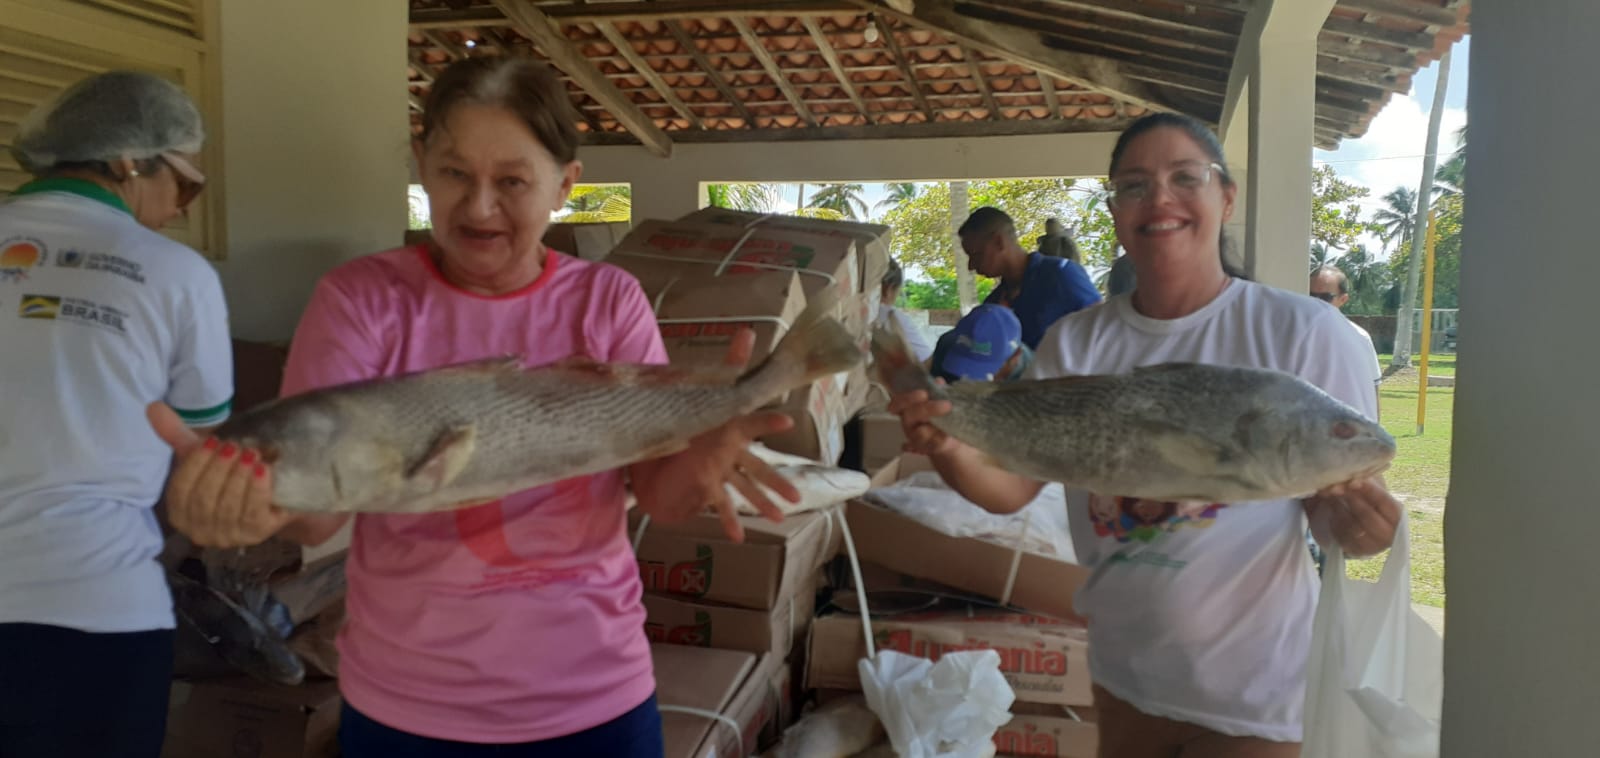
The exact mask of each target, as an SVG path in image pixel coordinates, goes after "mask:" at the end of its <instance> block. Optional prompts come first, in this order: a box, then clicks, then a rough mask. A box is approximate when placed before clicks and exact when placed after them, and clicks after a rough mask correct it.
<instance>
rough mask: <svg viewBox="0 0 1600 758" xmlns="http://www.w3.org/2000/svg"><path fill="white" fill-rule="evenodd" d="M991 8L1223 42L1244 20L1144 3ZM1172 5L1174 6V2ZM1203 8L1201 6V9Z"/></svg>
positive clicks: (1022, 3) (1059, 0)
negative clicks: (1076, 14)
mask: <svg viewBox="0 0 1600 758" xmlns="http://www.w3.org/2000/svg"><path fill="white" fill-rule="evenodd" d="M989 3H990V4H991V5H1003V6H1006V7H1013V6H1014V7H1017V8H1030V7H1035V6H1037V7H1040V8H1041V9H1044V10H1057V11H1064V10H1066V9H1067V8H1078V9H1080V10H1081V11H1086V12H1088V13H1092V14H1096V15H1100V16H1106V17H1109V18H1118V19H1123V20H1125V21H1132V22H1135V23H1138V24H1153V25H1156V26H1162V27H1166V28H1169V29H1177V30H1180V31H1184V32H1188V33H1191V34H1200V35H1207V36H1215V37H1218V38H1220V39H1223V40H1227V39H1233V38H1236V37H1238V36H1239V30H1240V28H1242V27H1243V25H1244V21H1243V16H1242V15H1241V14H1235V13H1232V12H1226V11H1223V12H1219V11H1217V10H1216V9H1208V10H1210V11H1212V12H1211V13H1210V14H1208V15H1198V14H1196V13H1194V12H1193V10H1192V8H1191V9H1190V10H1177V9H1171V10H1169V9H1168V8H1167V7H1166V6H1161V5H1151V4H1150V3H1149V2H1148V1H1147V0H1049V2H1040V1H1039V0H1017V2H1012V1H1011V0H989ZM1174 5H1176V3H1174ZM1202 7H1204V6H1202Z"/></svg>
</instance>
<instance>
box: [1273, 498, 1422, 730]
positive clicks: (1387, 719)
mask: <svg viewBox="0 0 1600 758" xmlns="http://www.w3.org/2000/svg"><path fill="white" fill-rule="evenodd" d="M1409 520H1410V519H1408V518H1402V519H1401V520H1400V527H1399V529H1398V531H1397V532H1396V534H1395V542H1394V548H1393V549H1392V550H1390V551H1389V556H1388V558H1387V559H1386V560H1385V561H1384V565H1383V573H1382V574H1381V575H1379V577H1378V581H1377V583H1372V582H1366V581H1360V580H1353V579H1349V578H1347V577H1346V575H1345V562H1344V551H1342V550H1340V549H1338V547H1334V548H1332V549H1330V550H1329V551H1328V552H1327V560H1326V563H1325V565H1324V566H1323V569H1322V572H1323V574H1322V575H1323V578H1322V591H1321V594H1320V596H1319V598H1318V601H1317V613H1316V617H1315V620H1314V621H1313V622H1312V632H1311V656H1310V660H1309V661H1307V663H1306V705H1305V736H1304V739H1303V742H1302V748H1301V752H1300V755H1301V758H1438V755H1439V715H1440V708H1441V705H1442V693H1443V689H1442V685H1443V679H1444V671H1443V666H1444V645H1443V642H1442V640H1441V639H1440V638H1439V635H1438V634H1437V633H1436V632H1434V631H1433V629H1432V628H1431V627H1429V626H1428V624H1427V622H1425V621H1423V620H1422V618H1421V617H1420V616H1418V615H1417V614H1416V611H1414V610H1412V608H1411V600H1410V597H1411V560H1410V554H1411V539H1410V534H1409V528H1408V524H1407V522H1408V521H1409Z"/></svg>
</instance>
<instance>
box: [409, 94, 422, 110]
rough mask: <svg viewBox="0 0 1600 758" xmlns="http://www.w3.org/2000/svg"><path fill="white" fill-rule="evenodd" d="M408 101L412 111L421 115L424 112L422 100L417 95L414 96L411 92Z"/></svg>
mask: <svg viewBox="0 0 1600 758" xmlns="http://www.w3.org/2000/svg"><path fill="white" fill-rule="evenodd" d="M406 101H407V102H409V103H411V110H414V111H417V112H419V113H420V112H421V111H423V110H424V108H423V107H422V98H420V97H417V96H416V95H413V94H411V93H410V92H407V93H406Z"/></svg>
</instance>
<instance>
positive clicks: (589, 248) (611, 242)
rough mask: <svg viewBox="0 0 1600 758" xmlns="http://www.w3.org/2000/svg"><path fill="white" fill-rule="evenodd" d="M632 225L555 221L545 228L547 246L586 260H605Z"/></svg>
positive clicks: (544, 240)
mask: <svg viewBox="0 0 1600 758" xmlns="http://www.w3.org/2000/svg"><path fill="white" fill-rule="evenodd" d="M629 226H630V225H629V224H627V223H623V222H597V223H585V224H570V223H553V224H551V225H549V226H547V227H545V230H544V239H543V240H542V241H543V242H544V244H545V246H547V247H549V248H552V249H554V250H559V251H561V252H563V253H566V254H568V255H572V256H576V257H579V258H582V259H584V260H586V261H598V260H604V259H605V258H606V256H608V255H610V254H611V250H612V248H615V247H616V246H617V243H618V242H621V241H622V238H623V237H625V236H627V234H628V227H629Z"/></svg>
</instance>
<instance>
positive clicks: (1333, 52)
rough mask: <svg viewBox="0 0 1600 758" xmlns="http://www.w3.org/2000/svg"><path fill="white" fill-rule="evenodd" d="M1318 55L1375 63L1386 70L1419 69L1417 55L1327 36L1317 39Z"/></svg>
mask: <svg viewBox="0 0 1600 758" xmlns="http://www.w3.org/2000/svg"><path fill="white" fill-rule="evenodd" d="M1317 53H1318V54H1321V55H1329V56H1333V57H1335V58H1341V59H1343V60H1347V61H1352V62H1363V63H1373V64H1377V65H1379V66H1383V67H1385V68H1398V69H1412V68H1416V67H1417V54H1416V53H1407V52H1402V51H1399V50H1394V49H1391V48H1388V47H1377V46H1373V45H1357V44H1352V43H1349V42H1344V41H1341V40H1338V39H1333V38H1330V37H1326V36H1321V37H1318V38H1317Z"/></svg>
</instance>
